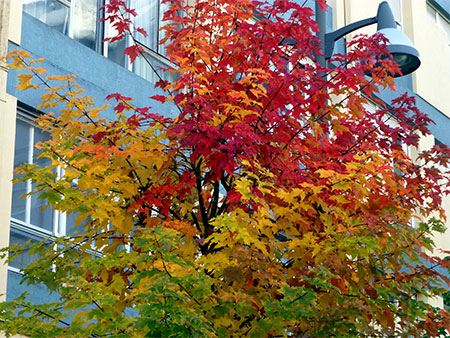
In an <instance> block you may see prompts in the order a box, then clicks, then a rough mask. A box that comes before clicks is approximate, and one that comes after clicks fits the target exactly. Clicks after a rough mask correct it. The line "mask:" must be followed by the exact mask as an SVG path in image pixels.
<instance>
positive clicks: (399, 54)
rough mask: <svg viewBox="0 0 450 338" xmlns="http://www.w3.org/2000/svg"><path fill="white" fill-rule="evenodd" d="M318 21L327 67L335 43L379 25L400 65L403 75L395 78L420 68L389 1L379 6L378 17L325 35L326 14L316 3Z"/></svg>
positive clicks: (322, 62)
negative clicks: (357, 31)
mask: <svg viewBox="0 0 450 338" xmlns="http://www.w3.org/2000/svg"><path fill="white" fill-rule="evenodd" d="M316 19H317V23H318V25H319V29H320V31H319V38H320V40H321V41H322V46H323V53H324V56H322V58H319V63H320V64H321V65H323V66H325V65H326V63H327V62H328V60H329V59H330V58H331V56H332V55H333V49H334V43H335V42H336V41H337V40H339V39H340V38H342V37H343V36H345V35H347V34H348V33H351V32H353V31H355V30H357V29H359V28H362V27H365V26H369V25H372V24H374V23H378V26H377V32H378V33H382V34H384V36H385V37H386V38H387V39H388V40H389V43H388V45H387V49H388V51H389V52H390V53H391V55H392V57H393V59H394V61H395V62H396V63H397V64H398V65H399V67H400V69H401V71H402V75H400V74H399V73H397V74H395V75H394V76H395V77H398V76H403V75H407V74H410V73H412V72H413V71H415V70H416V69H417V68H419V66H420V56H419V52H418V51H417V49H416V48H415V47H414V45H413V44H412V42H411V40H410V39H409V38H408V37H407V36H406V35H405V34H404V33H403V32H402V31H400V30H399V29H397V24H396V22H395V19H394V15H393V14H392V10H391V7H390V6H389V4H388V2H387V1H383V2H382V3H380V5H379V6H378V12H377V16H374V17H373V18H368V19H364V20H360V21H357V22H355V23H352V24H350V25H347V26H344V27H342V28H340V29H338V30H336V31H334V32H331V33H326V34H325V13H324V12H323V11H322V10H321V9H320V6H318V4H317V2H316Z"/></svg>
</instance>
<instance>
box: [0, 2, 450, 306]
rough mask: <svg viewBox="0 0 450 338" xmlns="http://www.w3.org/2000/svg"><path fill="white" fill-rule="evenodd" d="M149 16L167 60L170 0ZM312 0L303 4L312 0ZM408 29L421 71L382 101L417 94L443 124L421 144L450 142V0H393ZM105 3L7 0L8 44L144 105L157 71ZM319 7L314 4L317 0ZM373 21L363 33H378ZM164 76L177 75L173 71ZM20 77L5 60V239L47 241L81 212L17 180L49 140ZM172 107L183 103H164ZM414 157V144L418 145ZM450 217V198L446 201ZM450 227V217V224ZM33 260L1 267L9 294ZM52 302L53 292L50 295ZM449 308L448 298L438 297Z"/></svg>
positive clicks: (159, 62) (3, 38)
mask: <svg viewBox="0 0 450 338" xmlns="http://www.w3.org/2000/svg"><path fill="white" fill-rule="evenodd" d="M130 1H131V4H130V6H131V7H132V8H134V9H135V10H136V12H137V13H139V15H138V17H137V19H136V25H137V26H140V27H143V28H144V29H145V30H146V31H147V32H148V33H149V35H148V37H146V38H144V37H138V41H139V43H140V44H141V45H142V46H143V47H144V48H145V51H146V54H147V57H148V58H149V59H150V60H151V61H152V63H153V64H154V65H155V66H163V67H167V66H168V65H170V62H169V60H168V59H167V58H166V57H165V55H164V53H165V51H164V46H161V45H159V44H158V41H159V40H160V39H161V38H162V36H161V34H162V33H161V32H160V31H159V27H160V25H161V19H162V15H163V12H164V5H162V4H161V3H160V1H159V0H130ZM302 2H303V1H302ZM328 2H329V5H330V10H329V12H328V16H327V18H328V22H327V26H328V28H329V29H337V28H340V27H342V26H344V25H347V24H349V23H352V22H355V21H358V20H361V19H364V18H367V17H371V16H374V15H375V13H376V11H377V6H378V4H379V2H380V1H379V0H329V1H328ZM389 3H390V5H391V8H392V9H393V11H394V15H395V17H396V20H397V23H398V25H399V27H400V28H401V29H402V30H403V31H404V32H405V33H406V34H407V35H408V36H409V37H410V38H411V40H412V41H413V43H414V45H415V46H416V48H417V49H418V50H419V51H420V53H421V61H422V64H421V66H420V68H419V69H418V70H417V71H416V72H414V73H413V74H411V75H408V76H405V77H403V78H400V79H398V80H397V88H398V92H393V91H387V90H386V91H384V92H382V93H381V94H380V98H381V99H382V100H384V101H385V102H390V100H392V98H394V97H396V96H397V95H399V93H403V92H408V93H409V94H411V95H413V96H415V97H416V101H417V105H418V107H419V108H420V109H421V110H422V111H423V112H425V113H427V114H428V115H429V116H430V117H431V118H432V119H433V120H434V121H435V124H434V125H432V126H431V130H432V133H433V136H430V137H428V138H427V139H423V140H422V141H421V147H422V148H423V149H426V148H427V147H430V146H432V145H434V144H439V143H446V144H450V133H449V130H450V99H449V97H448V95H449V93H450V81H449V79H450V2H449V1H448V0H389ZM103 4H104V1H103V0H23V1H22V0H0V16H1V27H0V51H1V55H2V56H4V55H6V53H7V51H8V50H13V49H18V48H20V49H24V50H26V51H28V52H30V53H31V54H32V55H33V56H34V57H36V58H41V57H42V58H44V59H45V61H44V64H43V67H45V69H46V70H47V72H48V73H49V74H52V75H58V74H76V75H77V78H78V82H79V84H80V85H81V87H82V88H84V89H85V90H86V91H87V92H88V94H89V95H90V96H93V97H94V98H95V101H96V103H97V104H98V105H100V106H102V105H103V104H104V101H105V97H106V96H107V95H108V94H111V93H116V92H120V93H121V94H123V95H125V96H130V97H133V98H134V99H135V100H136V105H137V106H145V105H146V104H147V98H148V97H149V96H152V95H155V94H158V91H157V90H155V89H154V82H155V81H156V77H155V75H154V74H153V72H152V70H151V69H150V67H149V66H148V65H147V64H146V62H145V61H144V60H143V59H138V60H137V61H136V62H135V63H133V64H131V63H130V61H129V59H128V57H126V56H124V55H123V50H124V48H125V47H126V46H128V45H130V43H131V42H130V41H128V40H126V39H125V40H122V41H118V42H114V43H109V42H104V38H107V37H110V36H114V34H115V32H114V29H113V28H112V27H111V26H108V25H107V24H106V23H104V22H100V21H99V19H100V18H101V17H102V15H103V13H102V10H100V8H101V6H102V5H103ZM310 5H311V6H313V5H314V4H313V1H312V0H310ZM375 29H376V27H375V26H371V27H367V28H365V29H362V30H361V31H358V32H357V33H368V34H372V33H374V32H375ZM160 75H161V76H162V77H163V78H165V79H168V80H170V79H171V78H170V77H171V76H173V75H171V74H168V73H164V72H161V73H160ZM16 85H17V80H16V74H15V73H14V72H13V71H10V72H9V73H8V70H7V69H6V68H5V66H4V64H1V65H0V95H1V96H0V107H1V109H0V128H1V131H0V138H1V141H2V147H1V148H0V192H1V193H0V210H1V211H0V222H1V227H0V246H1V247H5V246H7V245H8V244H13V243H24V242H26V241H27V240H30V239H31V240H41V239H43V238H46V237H48V236H58V235H64V234H67V233H70V231H71V230H72V227H71V224H72V219H71V218H70V217H66V215H64V214H61V213H57V212H54V211H52V210H50V209H46V210H44V211H42V210H41V209H42V207H43V201H42V200H39V199H37V198H35V197H27V198H25V199H20V198H19V196H21V195H23V194H25V193H28V192H30V191H32V189H33V186H32V184H31V182H22V183H20V184H16V185H15V186H14V187H13V186H12V183H11V180H12V177H13V168H14V167H15V166H17V165H19V164H20V163H24V162H28V163H32V162H33V161H36V159H35V155H36V152H37V150H36V149H35V147H34V145H35V144H36V143H37V142H40V141H42V140H44V139H45V138H46V135H45V134H44V133H43V132H41V131H40V130H39V129H38V128H36V127H35V126H34V125H33V124H32V123H31V121H32V120H33V119H34V118H35V117H36V116H38V115H39V114H40V113H42V112H41V111H38V110H37V109H36V107H37V106H38V105H39V102H40V99H39V98H40V94H39V93H36V92H32V91H25V92H22V91H18V90H17V89H16V88H15V87H16ZM152 105H153V108H154V109H161V110H163V111H164V112H165V113H166V114H172V113H174V107H171V106H167V105H165V106H164V107H162V106H157V105H156V103H152ZM410 151H411V155H412V156H414V149H411V150H410ZM444 203H445V207H446V209H447V210H449V215H450V198H447V199H446V200H445V201H444ZM449 224H450V223H449ZM436 242H437V244H438V246H440V247H442V248H450V232H449V233H447V234H445V235H440V236H438V237H437V238H436ZM29 259H31V257H25V256H24V257H23V258H22V259H19V260H17V261H15V262H13V263H12V264H10V265H9V266H6V265H2V266H1V267H0V293H1V294H5V293H6V299H13V298H15V297H16V296H18V295H20V294H21V293H22V292H23V291H24V290H25V286H23V285H20V284H19V280H20V276H21V275H20V269H21V267H23V266H24V265H26V264H27V262H28V260H29ZM33 288H34V289H33V290H30V291H31V294H32V298H33V299H34V301H36V302H39V301H41V300H42V299H43V298H45V297H44V296H43V295H45V294H46V291H45V290H43V289H39V287H38V286H34V287H33ZM46 300H47V299H46ZM434 301H435V302H436V304H437V305H439V306H443V301H442V299H437V300H434Z"/></svg>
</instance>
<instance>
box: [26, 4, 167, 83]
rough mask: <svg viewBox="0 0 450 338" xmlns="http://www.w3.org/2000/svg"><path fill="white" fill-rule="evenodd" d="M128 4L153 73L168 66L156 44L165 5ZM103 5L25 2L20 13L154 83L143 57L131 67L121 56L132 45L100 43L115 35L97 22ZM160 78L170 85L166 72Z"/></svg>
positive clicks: (101, 23)
mask: <svg viewBox="0 0 450 338" xmlns="http://www.w3.org/2000/svg"><path fill="white" fill-rule="evenodd" d="M106 1H107V0H106ZM127 2H128V5H129V6H130V7H131V8H133V9H135V10H136V12H137V13H138V15H137V17H136V18H135V22H134V23H135V25H136V26H137V27H142V28H143V29H144V30H145V31H147V33H148V36H147V37H144V36H142V35H141V34H136V39H137V40H138V42H139V43H140V44H141V45H142V46H143V47H144V49H145V50H146V51H147V54H146V58H147V59H148V60H149V61H150V62H151V63H152V65H154V68H155V69H156V70H159V67H169V66H171V64H170V62H169V60H168V59H167V58H166V57H165V56H164V55H165V46H163V45H160V44H159V41H161V39H162V38H163V34H164V33H163V32H162V31H160V28H161V26H162V25H163V23H162V19H163V15H164V11H165V10H166V9H167V6H168V5H167V4H162V3H161V0H128V1H127ZM104 3H105V0H24V4H23V10H24V12H25V13H28V14H30V15H32V16H34V17H35V18H37V19H39V20H40V21H42V22H44V23H46V24H47V25H49V26H51V27H53V28H55V29H56V30H58V31H59V32H61V33H63V34H65V35H67V36H69V37H71V38H72V39H74V40H76V41H78V42H80V43H82V44H83V45H85V46H87V47H89V48H91V49H93V50H95V51H97V52H98V53H100V54H102V55H104V56H106V57H108V58H109V59H110V60H112V61H114V62H115V63H117V64H119V65H121V66H123V67H125V68H127V69H129V70H132V71H133V72H135V73H136V74H138V75H139V76H142V77H143V78H145V79H146V80H148V81H150V82H155V81H157V80H158V77H157V76H156V74H155V73H154V71H153V70H152V68H151V67H150V66H149V65H148V62H147V61H146V60H145V59H144V58H143V57H140V58H139V59H138V60H137V61H136V63H135V64H133V65H131V63H130V62H129V59H128V57H126V56H125V55H123V51H124V50H125V48H126V47H127V46H129V45H130V43H131V41H129V39H122V40H120V41H114V42H112V43H111V42H103V40H104V38H105V37H112V36H115V35H116V33H115V29H114V27H113V26H111V25H109V24H108V23H105V22H100V19H101V17H102V14H103V13H102V11H100V8H101V6H102V5H103V4H104ZM160 75H161V76H162V77H163V79H165V80H169V81H170V80H173V79H174V78H175V76H174V75H173V74H169V73H167V72H162V71H161V72H160Z"/></svg>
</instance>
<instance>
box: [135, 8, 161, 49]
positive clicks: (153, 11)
mask: <svg viewBox="0 0 450 338" xmlns="http://www.w3.org/2000/svg"><path fill="white" fill-rule="evenodd" d="M134 5H135V6H134V8H135V10H136V13H138V15H137V16H136V18H135V25H136V27H141V28H143V29H144V30H145V31H146V32H147V34H148V36H147V37H144V36H143V35H142V34H140V33H137V34H136V38H137V39H138V40H139V42H141V43H142V44H143V45H145V46H147V47H148V48H150V49H152V50H154V51H157V48H158V44H157V42H158V37H159V32H158V30H159V1H158V0H154V1H149V0H135V1H134Z"/></svg>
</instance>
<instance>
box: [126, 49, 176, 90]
mask: <svg viewBox="0 0 450 338" xmlns="http://www.w3.org/2000/svg"><path fill="white" fill-rule="evenodd" d="M149 62H150V63H151V64H152V66H153V67H154V68H155V70H156V71H157V72H158V74H159V76H160V77H161V78H162V79H163V80H167V81H169V82H174V81H175V80H176V78H177V74H176V73H169V72H167V71H163V70H161V68H160V67H162V68H169V66H168V61H165V59H164V58H163V57H161V56H157V55H155V57H153V56H152V55H151V54H149V53H148V54H145V57H144V56H140V57H138V58H137V59H136V60H135V61H134V63H133V72H134V73H136V74H137V75H139V76H141V77H143V78H144V79H146V80H147V81H150V82H152V83H155V82H157V81H158V80H159V78H158V76H157V75H156V74H155V72H154V70H153V69H152V67H150V65H149Z"/></svg>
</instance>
